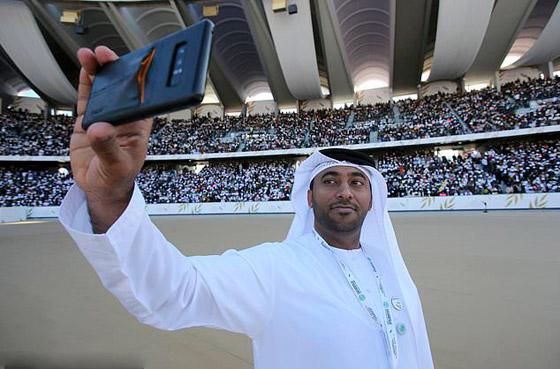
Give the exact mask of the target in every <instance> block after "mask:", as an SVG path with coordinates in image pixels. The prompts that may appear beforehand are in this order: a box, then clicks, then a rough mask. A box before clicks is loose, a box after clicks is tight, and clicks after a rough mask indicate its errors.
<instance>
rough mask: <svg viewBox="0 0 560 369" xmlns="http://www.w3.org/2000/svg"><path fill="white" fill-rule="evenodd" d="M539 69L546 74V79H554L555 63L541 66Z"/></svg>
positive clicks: (550, 62)
mask: <svg viewBox="0 0 560 369" xmlns="http://www.w3.org/2000/svg"><path fill="white" fill-rule="evenodd" d="M539 69H540V71H541V72H542V74H544V78H552V77H554V63H553V62H552V61H549V62H548V63H544V64H541V65H539Z"/></svg>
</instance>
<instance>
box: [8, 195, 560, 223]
mask: <svg viewBox="0 0 560 369" xmlns="http://www.w3.org/2000/svg"><path fill="white" fill-rule="evenodd" d="M387 207H388V209H389V211H390V212H401V211H454V210H485V209H488V210H537V209H560V193H537V194H512V195H473V196H441V197H398V198H390V199H388V200H387ZM147 211H148V213H149V214H150V215H226V214H290V213H293V209H292V204H291V203H290V202H289V201H270V202H212V203H201V204H150V205H148V206H147ZM57 216H58V206H43V207H11V208H0V222H2V223H4V222H14V221H22V220H26V219H29V218H55V217H57Z"/></svg>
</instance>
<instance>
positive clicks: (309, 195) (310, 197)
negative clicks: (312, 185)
mask: <svg viewBox="0 0 560 369" xmlns="http://www.w3.org/2000/svg"><path fill="white" fill-rule="evenodd" d="M307 205H308V206H309V207H310V208H312V207H313V191H311V189H309V190H307Z"/></svg>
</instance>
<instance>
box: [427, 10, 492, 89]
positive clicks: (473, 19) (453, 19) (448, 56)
mask: <svg viewBox="0 0 560 369" xmlns="http://www.w3.org/2000/svg"><path fill="white" fill-rule="evenodd" d="M493 7H494V0H446V1H440V3H439V15H438V24H437V34H436V44H435V49H434V60H433V63H432V70H431V72H430V78H429V81H436V80H441V79H456V78H459V77H462V76H464V75H465V73H466V72H467V71H468V70H469V68H470V67H471V65H472V63H473V62H474V60H475V58H476V56H477V55H478V50H479V49H480V46H481V44H482V41H483V39H484V34H485V33H486V29H487V28H488V23H489V22H490V16H491V15H492V9H493Z"/></svg>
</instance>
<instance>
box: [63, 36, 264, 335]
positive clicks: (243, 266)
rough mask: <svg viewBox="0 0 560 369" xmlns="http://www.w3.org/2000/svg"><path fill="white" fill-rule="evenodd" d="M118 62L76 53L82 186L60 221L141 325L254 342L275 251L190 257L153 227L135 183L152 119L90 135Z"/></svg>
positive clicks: (105, 54)
mask: <svg viewBox="0 0 560 369" xmlns="http://www.w3.org/2000/svg"><path fill="white" fill-rule="evenodd" d="M116 58H117V56H116V55H115V54H114V53H113V52H112V51H111V50H109V49H108V48H106V47H98V48H96V50H95V52H92V51H91V50H88V49H80V50H79V51H78V59H79V60H80V63H81V64H82V69H81V71H80V86H79V88H78V108H77V112H78V118H77V119H76V122H75V126H74V134H73V135H72V139H71V141H70V160H71V164H72V171H73V174H74V179H75V181H76V185H74V186H73V187H72V188H71V189H70V191H69V192H68V194H67V196H66V198H65V200H64V202H63V204H62V206H61V208H60V221H61V223H62V224H63V225H64V226H65V227H66V229H67V230H68V232H69V233H70V235H71V236H72V238H73V239H74V240H75V241H76V243H77V244H78V247H79V248H80V250H81V251H82V253H83V254H84V256H85V257H86V259H87V260H88V261H89V262H90V264H91V265H92V266H93V268H94V269H95V271H96V272H97V274H98V276H99V278H100V279H101V282H102V283H103V285H104V286H105V287H106V288H107V289H108V290H109V291H111V292H112V293H113V294H114V295H115V296H116V297H117V298H118V299H119V300H120V302H121V303H122V304H123V305H124V306H125V307H126V309H127V310H128V311H130V312H131V313H132V314H133V315H134V316H136V318H137V319H138V320H140V321H141V322H143V323H145V324H149V325H152V326H155V327H157V328H160V329H167V330H172V329H179V328H184V327H191V326H201V325H204V326H212V327H218V328H223V329H228V330H231V331H234V332H240V333H246V334H248V335H249V336H254V335H255V334H257V333H258V332H260V330H261V329H262V328H263V327H264V326H265V324H266V322H267V321H268V318H269V317H270V315H271V314H272V306H273V296H274V293H275V281H274V263H273V258H272V256H271V255H272V253H271V251H270V247H267V246H264V247H257V248H254V249H251V250H247V251H243V252H235V251H230V252H227V253H225V254H224V255H221V256H210V257H194V258H192V257H191V258H187V257H185V256H183V255H182V254H181V253H180V252H179V251H178V250H177V249H176V248H175V247H174V246H173V245H171V244H170V243H169V242H168V241H167V240H166V239H165V237H164V236H163V235H162V234H161V232H160V231H159V230H158V229H157V228H156V227H155V226H154V225H153V224H152V222H151V221H150V219H149V217H148V215H147V213H146V212H145V202H144V199H143V197H142V194H141V193H140V190H139V189H138V187H136V186H135V184H134V179H135V177H136V175H137V174H138V173H139V171H140V170H141V168H142V164H143V163H144V160H145V158H146V153H147V146H148V136H149V134H150V129H151V124H152V122H151V119H150V120H142V121H138V122H132V123H129V124H124V125H120V126H117V127H114V126H112V125H111V124H109V123H103V122H101V123H95V124H93V125H91V126H90V127H89V129H88V130H87V132H86V131H84V130H83V129H82V124H81V123H82V119H83V114H84V112H85V106H86V102H87V99H88V97H89V93H90V91H91V86H92V82H93V79H94V78H95V72H96V70H97V68H98V67H99V66H100V65H103V64H106V63H110V62H111V61H114V60H116Z"/></svg>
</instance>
